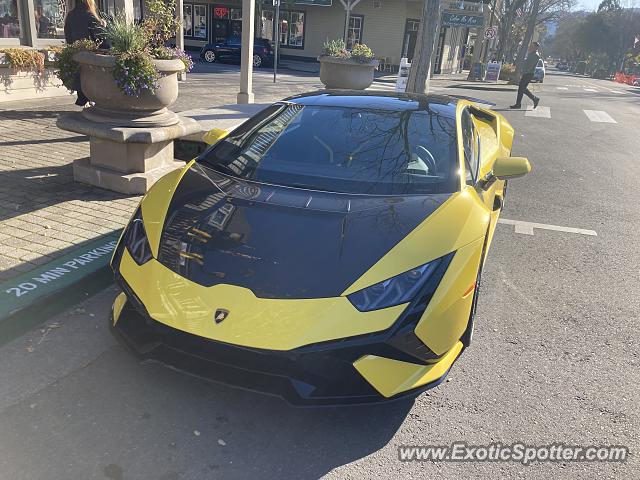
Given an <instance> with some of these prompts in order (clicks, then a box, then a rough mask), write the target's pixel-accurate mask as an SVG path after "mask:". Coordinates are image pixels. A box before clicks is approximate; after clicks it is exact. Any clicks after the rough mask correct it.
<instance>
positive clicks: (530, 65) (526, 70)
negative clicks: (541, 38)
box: [509, 42, 540, 108]
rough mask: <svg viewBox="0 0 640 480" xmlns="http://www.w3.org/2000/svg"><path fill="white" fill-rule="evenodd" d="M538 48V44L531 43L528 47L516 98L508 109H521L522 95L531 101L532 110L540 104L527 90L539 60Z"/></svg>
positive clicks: (538, 99) (537, 98)
mask: <svg viewBox="0 0 640 480" xmlns="http://www.w3.org/2000/svg"><path fill="white" fill-rule="evenodd" d="M539 47H540V44H539V43H538V42H531V45H529V49H528V54H527V59H526V60H525V61H524V67H522V77H521V78H520V83H519V84H518V97H517V98H516V103H515V105H511V106H510V107H509V108H522V103H521V102H522V96H523V95H526V96H527V97H529V98H530V99H531V100H532V101H533V108H536V107H537V106H538V103H540V98H539V97H536V96H535V95H534V94H533V93H531V92H530V91H529V89H528V88H527V87H528V86H529V83H530V82H531V80H532V79H533V74H534V73H535V71H536V65H538V60H540V54H539V53H538V48H539Z"/></svg>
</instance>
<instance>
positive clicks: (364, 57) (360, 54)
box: [351, 43, 374, 63]
mask: <svg viewBox="0 0 640 480" xmlns="http://www.w3.org/2000/svg"><path fill="white" fill-rule="evenodd" d="M373 57H374V55H373V50H371V49H370V48H369V47H367V46H366V45H365V44H364V43H359V44H357V45H354V46H353V48H352V49H351V58H353V59H354V60H355V61H356V62H360V63H367V62H370V61H371V60H372V59H373Z"/></svg>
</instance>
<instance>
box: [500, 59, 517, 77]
mask: <svg viewBox="0 0 640 480" xmlns="http://www.w3.org/2000/svg"><path fill="white" fill-rule="evenodd" d="M515 74H516V66H515V65H514V64H513V63H505V64H503V65H502V67H501V68H500V80H512V79H514V77H515Z"/></svg>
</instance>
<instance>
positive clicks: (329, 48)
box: [322, 38, 351, 58]
mask: <svg viewBox="0 0 640 480" xmlns="http://www.w3.org/2000/svg"><path fill="white" fill-rule="evenodd" d="M322 54H323V55H327V56H329V57H338V58H350V57H351V54H350V53H349V51H348V50H347V46H346V44H345V43H344V40H343V39H342V38H338V39H336V40H327V41H326V42H324V44H323V45H322Z"/></svg>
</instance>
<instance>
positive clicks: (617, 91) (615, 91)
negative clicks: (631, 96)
mask: <svg viewBox="0 0 640 480" xmlns="http://www.w3.org/2000/svg"><path fill="white" fill-rule="evenodd" d="M609 91H610V92H611V93H622V92H621V91H620V90H609Z"/></svg>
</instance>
